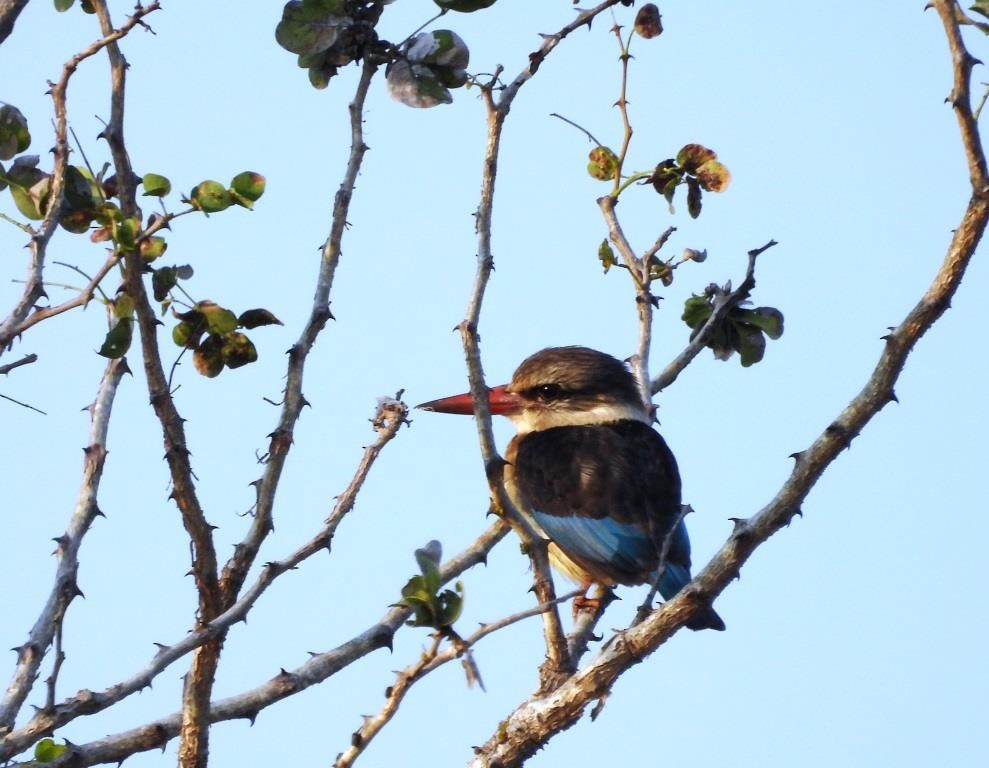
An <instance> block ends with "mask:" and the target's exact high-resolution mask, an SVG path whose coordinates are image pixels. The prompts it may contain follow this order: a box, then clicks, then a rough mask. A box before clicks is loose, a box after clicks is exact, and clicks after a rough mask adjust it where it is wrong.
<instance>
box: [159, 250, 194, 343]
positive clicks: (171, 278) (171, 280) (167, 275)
mask: <svg viewBox="0 0 989 768" xmlns="http://www.w3.org/2000/svg"><path fill="white" fill-rule="evenodd" d="M178 282H179V276H178V272H177V271H176V269H175V267H161V268H160V269H155V270H153V271H152V273H151V290H152V291H153V292H154V296H155V301H164V300H165V297H166V296H168V292H169V291H170V290H172V288H174V287H175V286H176V284H177V283H178ZM172 338H173V339H174V338H175V331H174V330H173V331H172ZM186 338H188V337H186ZM176 343H177V344H178V345H179V346H180V347H181V346H184V345H185V341H182V342H181V343H179V342H176Z"/></svg>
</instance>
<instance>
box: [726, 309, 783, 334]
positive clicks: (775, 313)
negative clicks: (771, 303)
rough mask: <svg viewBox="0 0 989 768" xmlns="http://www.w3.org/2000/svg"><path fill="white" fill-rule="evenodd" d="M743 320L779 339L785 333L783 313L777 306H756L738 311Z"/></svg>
mask: <svg viewBox="0 0 989 768" xmlns="http://www.w3.org/2000/svg"><path fill="white" fill-rule="evenodd" d="M737 315H738V316H739V319H740V320H742V322H745V323H748V324H749V325H754V326H755V327H756V328H759V329H760V330H762V331H763V332H764V333H765V334H766V335H767V336H768V337H769V338H771V339H778V338H779V337H780V336H782V335H783V313H782V312H780V311H779V310H778V309H776V308H775V307H756V308H755V309H742V310H738V311H737Z"/></svg>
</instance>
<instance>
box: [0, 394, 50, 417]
mask: <svg viewBox="0 0 989 768" xmlns="http://www.w3.org/2000/svg"><path fill="white" fill-rule="evenodd" d="M0 397H2V398H3V399H4V400H9V401H10V402H12V403H13V404H14V405H19V406H21V407H22V408H27V409H29V410H32V411H35V412H36V413H40V414H41V415H42V416H47V415H48V414H47V413H46V412H45V411H43V410H41V409H40V408H35V407H34V406H33V405H31V404H30V403H24V402H21V401H20V400H15V399H14V398H13V397H10V396H9V395H2V394H0Z"/></svg>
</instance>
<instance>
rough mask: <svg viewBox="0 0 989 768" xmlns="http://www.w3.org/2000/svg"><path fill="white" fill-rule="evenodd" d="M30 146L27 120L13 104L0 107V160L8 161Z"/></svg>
mask: <svg viewBox="0 0 989 768" xmlns="http://www.w3.org/2000/svg"><path fill="white" fill-rule="evenodd" d="M29 146H31V132H30V131H28V128H27V119H26V118H25V117H24V115H23V114H21V111H20V110H19V109H18V108H17V107H15V106H14V105H13V104H4V105H3V106H0V160H10V158H12V157H13V156H14V155H16V154H18V153H20V152H23V151H24V150H26V149H27V148H28V147H29Z"/></svg>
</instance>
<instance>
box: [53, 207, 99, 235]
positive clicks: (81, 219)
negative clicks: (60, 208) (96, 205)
mask: <svg viewBox="0 0 989 768" xmlns="http://www.w3.org/2000/svg"><path fill="white" fill-rule="evenodd" d="M92 221H93V219H92V215H91V214H90V213H89V212H87V211H71V210H69V211H65V212H64V213H63V214H62V217H61V218H60V219H59V220H58V223H59V225H60V226H61V227H62V229H64V230H65V231H66V232H71V233H72V234H74V235H81V234H82V233H83V232H88V231H89V225H90V224H91V223H92Z"/></svg>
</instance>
